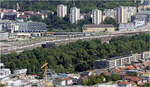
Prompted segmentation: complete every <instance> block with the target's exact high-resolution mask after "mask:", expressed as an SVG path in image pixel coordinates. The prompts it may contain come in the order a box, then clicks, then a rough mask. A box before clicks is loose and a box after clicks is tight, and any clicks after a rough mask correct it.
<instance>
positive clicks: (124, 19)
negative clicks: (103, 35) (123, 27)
mask: <svg viewBox="0 0 150 87" xmlns="http://www.w3.org/2000/svg"><path fill="white" fill-rule="evenodd" d="M136 13H137V9H136V7H129V6H120V7H118V8H117V21H118V23H122V24H124V23H128V22H129V21H131V16H133V15H136Z"/></svg>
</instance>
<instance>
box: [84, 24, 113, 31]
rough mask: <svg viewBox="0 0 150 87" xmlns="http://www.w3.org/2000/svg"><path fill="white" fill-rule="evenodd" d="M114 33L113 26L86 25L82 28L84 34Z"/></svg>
mask: <svg viewBox="0 0 150 87" xmlns="http://www.w3.org/2000/svg"><path fill="white" fill-rule="evenodd" d="M105 31H108V32H114V31H115V27H114V26H113V25H112V24H99V25H95V24H86V25H83V27H82V32H105Z"/></svg>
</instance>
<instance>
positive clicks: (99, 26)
mask: <svg viewBox="0 0 150 87" xmlns="http://www.w3.org/2000/svg"><path fill="white" fill-rule="evenodd" d="M108 27H114V26H113V25H112V24H98V25H96V24H85V25H83V28H108Z"/></svg>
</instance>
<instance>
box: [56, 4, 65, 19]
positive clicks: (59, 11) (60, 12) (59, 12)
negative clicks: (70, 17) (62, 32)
mask: <svg viewBox="0 0 150 87" xmlns="http://www.w3.org/2000/svg"><path fill="white" fill-rule="evenodd" d="M66 15H67V6H65V5H62V4H61V5H58V6H57V16H58V17H60V18H63V17H65V16H66Z"/></svg>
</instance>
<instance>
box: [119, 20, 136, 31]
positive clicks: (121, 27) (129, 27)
mask: <svg viewBox="0 0 150 87" xmlns="http://www.w3.org/2000/svg"><path fill="white" fill-rule="evenodd" d="M118 29H119V31H133V30H135V25H134V23H132V22H130V23H125V24H119V27H118Z"/></svg>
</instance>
